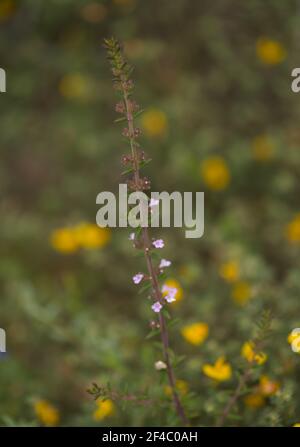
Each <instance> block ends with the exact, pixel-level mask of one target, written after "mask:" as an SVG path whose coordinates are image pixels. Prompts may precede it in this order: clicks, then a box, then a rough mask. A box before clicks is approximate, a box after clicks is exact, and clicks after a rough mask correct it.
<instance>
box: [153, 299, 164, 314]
mask: <svg viewBox="0 0 300 447" xmlns="http://www.w3.org/2000/svg"><path fill="white" fill-rule="evenodd" d="M151 308H152V310H153V311H154V312H156V313H158V312H160V310H161V309H162V305H161V304H160V302H159V301H156V303H154V304H153V305H152V306H151Z"/></svg>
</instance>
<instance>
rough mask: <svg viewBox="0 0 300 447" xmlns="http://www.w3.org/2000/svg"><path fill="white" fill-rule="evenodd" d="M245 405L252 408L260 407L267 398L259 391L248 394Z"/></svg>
mask: <svg viewBox="0 0 300 447" xmlns="http://www.w3.org/2000/svg"><path fill="white" fill-rule="evenodd" d="M244 403H245V405H247V407H250V408H260V407H262V406H263V405H264V404H265V403H266V401H265V398H264V397H263V396H262V395H261V394H259V393H252V394H248V395H247V396H246V397H245V399H244Z"/></svg>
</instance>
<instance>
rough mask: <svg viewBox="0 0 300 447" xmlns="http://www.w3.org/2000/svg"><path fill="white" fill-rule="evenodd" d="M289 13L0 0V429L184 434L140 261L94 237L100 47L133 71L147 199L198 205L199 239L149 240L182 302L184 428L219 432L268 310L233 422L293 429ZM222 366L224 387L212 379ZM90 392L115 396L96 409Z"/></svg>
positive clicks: (108, 130) (299, 414) (116, 242)
mask: <svg viewBox="0 0 300 447" xmlns="http://www.w3.org/2000/svg"><path fill="white" fill-rule="evenodd" d="M299 13H300V3H299V1H296V0H285V1H282V0H265V1H263V2H262V1H260V0H250V1H248V2H240V1H236V0H219V1H217V2H212V1H208V0H202V1H197V0H189V1H184V0H172V1H167V0H152V1H145V0H143V1H142V0H104V1H90V0H49V1H47V2H45V1H37V0H23V1H21V0H20V1H17V0H0V26H1V41H0V57H1V59H0V60H1V67H2V68H4V69H5V70H6V73H7V92H6V93H1V98H0V107H1V133H0V143H1V165H0V187H1V208H0V209H1V219H0V247H1V260H0V288H1V297H0V299H1V306H0V326H1V327H2V328H4V329H5V330H6V333H7V350H8V352H7V354H6V355H5V356H2V357H1V358H0V380H1V393H0V394H1V401H0V417H1V422H0V423H1V425H36V426H37V425H74V426H76V425H79V426H89V425H109V426H113V425H123V426H124V425H170V424H176V423H178V421H177V419H176V416H175V415H174V412H173V409H172V406H171V404H170V396H169V390H168V388H167V387H166V377H165V371H164V370H161V371H159V370H157V369H156V368H155V362H157V361H158V360H162V358H161V352H160V347H159V344H158V340H157V339H155V338H154V339H153V340H151V339H148V338H147V334H148V332H149V321H150V320H151V318H152V317H153V313H152V311H151V308H150V303H149V301H148V300H147V297H146V296H144V295H143V294H138V288H137V287H136V286H135V285H134V284H133V282H132V276H133V275H134V274H135V273H136V272H137V271H139V270H141V269H142V268H143V267H142V263H141V259H140V258H139V257H137V256H136V252H135V250H134V249H133V248H132V244H131V243H130V242H129V241H128V234H129V231H128V230H126V229H123V230H115V229H114V230H101V229H97V227H95V216H96V212H97V206H96V204H95V198H96V195H97V194H98V193H99V192H100V191H103V190H106V191H117V190H118V184H119V183H120V172H121V170H122V167H121V165H120V159H121V156H122V154H123V153H126V143H125V142H124V139H123V138H122V136H121V131H122V126H121V127H120V126H119V125H116V124H114V120H115V118H116V113H115V111H114V104H115V99H116V98H115V92H114V91H113V88H112V83H111V74H110V71H109V66H108V63H107V60H106V57H105V51H104V49H103V47H102V41H103V38H104V37H110V36H111V35H114V36H116V37H117V38H119V39H120V40H121V41H122V42H123V43H124V48H125V53H126V55H127V57H128V58H129V59H130V61H131V63H132V64H134V66H135V71H134V78H135V81H136V90H135V91H136V98H137V100H138V102H139V103H140V105H141V107H142V108H144V109H145V112H144V113H143V114H142V115H141V116H140V117H139V126H140V127H141V129H142V132H143V137H142V141H143V148H144V149H145V151H146V152H147V153H148V154H149V155H150V156H151V158H152V163H151V164H149V165H148V166H147V167H146V168H145V174H146V175H147V176H149V177H150V178H151V181H152V189H153V190H154V191H162V190H167V191H170V192H171V191H176V190H177V191H204V192H205V234H204V236H203V237H202V238H201V239H185V238H184V232H183V230H180V229H170V230H168V231H166V230H164V231H159V232H156V233H155V234H157V235H162V236H163V238H164V240H165V244H166V248H165V249H164V251H163V257H165V258H167V259H170V260H172V266H171V267H170V268H169V269H168V272H167V279H166V280H167V281H169V283H170V282H171V283H172V284H175V285H176V287H177V288H178V294H177V298H178V299H177V302H176V304H174V305H172V310H171V312H172V314H173V315H174V317H175V319H176V321H175V322H176V323H177V324H176V325H174V327H173V330H172V332H171V340H172V341H171V344H172V348H173V349H174V351H176V354H177V359H178V360H179V361H178V363H179V365H178V367H177V369H176V375H177V377H178V389H179V393H180V394H181V396H182V399H183V402H184V405H185V407H186V408H187V412H188V414H189V417H190V418H191V421H192V424H194V425H213V424H214V423H215V420H216V417H217V416H218V414H219V413H220V412H221V411H222V408H223V407H224V405H225V403H226V401H227V399H228V396H230V393H232V391H233V390H234V388H235V387H236V384H237V380H238V374H239V371H240V369H241V368H242V366H241V365H242V362H243V361H246V362H247V357H248V360H249V355H247V353H246V356H245V355H244V356H243V355H241V350H242V347H243V344H244V343H245V342H246V341H247V340H249V339H251V337H252V336H253V330H254V326H255V323H256V321H258V320H259V318H260V316H261V314H262V313H263V311H264V309H270V310H271V311H272V312H273V315H274V318H273V323H272V333H271V336H270V337H269V339H268V342H267V344H266V346H265V348H264V351H265V353H266V356H267V358H266V361H265V362H264V363H263V364H262V365H258V367H257V369H255V372H254V374H253V377H252V379H251V381H250V383H249V386H248V389H247V390H246V394H244V395H243V396H241V399H240V400H239V403H238V406H237V407H236V408H235V410H234V412H233V414H231V415H230V418H229V419H228V421H227V423H228V424H229V425H250V426H257V425H268V426H281V425H283V426H293V425H294V424H296V423H297V422H299V421H300V394H299V379H300V363H299V362H300V356H299V355H297V354H296V353H294V352H293V351H292V349H291V346H290V342H291V337H290V338H289V339H288V336H289V334H290V332H291V331H292V330H293V329H294V328H297V327H299V326H300V300H299V297H300V275H299V267H300V258H299V250H300V214H299V213H300V204H299V197H300V183H299V178H300V154H299V148H300V130H299V118H300V109H299V104H300V96H299V95H297V94H295V93H293V92H292V91H291V81H292V78H291V71H292V69H293V68H294V67H297V66H299V62H300V61H299V42H300V34H299V29H300V28H299V25H300V16H299ZM244 351H245V350H244ZM242 353H243V350H242ZM244 354H245V352H244ZM248 354H249V353H248ZM222 356H224V357H225V359H224V361H225V362H226V363H225V366H226V369H225V373H224V370H222V369H221V374H214V373H211V370H210V369H208V368H207V366H211V365H214V364H215V362H216V361H217V360H218V359H219V360H220V359H222ZM244 357H246V358H244ZM205 366H206V368H205ZM212 368H214V367H213V366H212ZM219 372H220V371H219ZM222 372H223V374H222ZM211 376H214V379H212V377H211ZM93 382H96V383H97V384H98V385H105V386H106V385H107V383H108V382H109V383H110V387H111V389H112V390H113V395H114V396H115V397H116V396H117V397H116V398H115V399H108V400H106V401H105V402H104V403H103V402H101V401H100V400H99V401H97V402H95V401H94V400H93V399H92V397H91V396H90V395H89V394H88V393H87V391H86V390H87V389H88V388H90V386H91V384H92V383H93ZM124 396H125V398H124ZM126 396H127V398H126ZM128 396H129V398H128ZM140 396H150V398H151V399H153V401H152V400H151V402H150V403H148V404H140V402H137V401H138V400H139V397H140Z"/></svg>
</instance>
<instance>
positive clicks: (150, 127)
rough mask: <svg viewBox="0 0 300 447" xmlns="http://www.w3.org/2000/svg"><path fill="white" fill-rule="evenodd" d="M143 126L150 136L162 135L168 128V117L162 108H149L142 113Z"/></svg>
mask: <svg viewBox="0 0 300 447" xmlns="http://www.w3.org/2000/svg"><path fill="white" fill-rule="evenodd" d="M141 124H142V128H143V129H144V131H145V133H146V134H147V135H148V136H149V137H161V136H163V135H164V134H165V133H166V131H167V128H168V121H167V117H166V115H165V114H164V112H162V111H161V110H158V109H149V110H147V111H146V112H144V113H143V114H142V118H141Z"/></svg>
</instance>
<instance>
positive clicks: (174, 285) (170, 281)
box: [162, 278, 183, 304]
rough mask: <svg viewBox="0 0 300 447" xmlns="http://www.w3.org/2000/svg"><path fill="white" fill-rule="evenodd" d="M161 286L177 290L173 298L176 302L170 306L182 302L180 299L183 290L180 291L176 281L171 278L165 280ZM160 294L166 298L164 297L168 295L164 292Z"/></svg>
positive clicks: (180, 288)
mask: <svg viewBox="0 0 300 447" xmlns="http://www.w3.org/2000/svg"><path fill="white" fill-rule="evenodd" d="M163 286H166V287H170V288H175V289H177V292H176V293H175V295H174V298H175V300H176V301H174V302H173V303H172V304H176V303H177V302H178V301H181V300H182V298H183V289H182V287H181V285H180V284H179V282H178V281H177V280H176V279H173V278H170V279H167V280H166V281H165V282H164V283H163ZM162 294H163V296H166V295H168V291H167V290H166V291H165V292H163V293H162Z"/></svg>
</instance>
